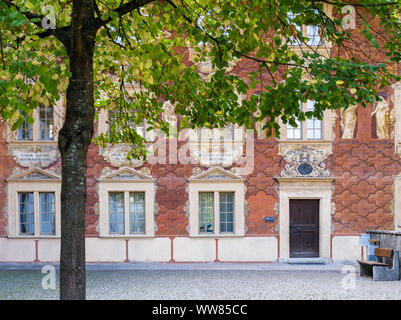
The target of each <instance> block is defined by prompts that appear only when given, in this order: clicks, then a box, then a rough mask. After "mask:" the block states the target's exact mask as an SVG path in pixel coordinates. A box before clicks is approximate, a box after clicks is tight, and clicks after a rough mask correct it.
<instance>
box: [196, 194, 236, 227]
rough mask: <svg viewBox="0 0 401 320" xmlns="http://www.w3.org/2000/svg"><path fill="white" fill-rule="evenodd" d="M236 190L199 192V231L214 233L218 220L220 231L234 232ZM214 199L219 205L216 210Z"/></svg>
mask: <svg viewBox="0 0 401 320" xmlns="http://www.w3.org/2000/svg"><path fill="white" fill-rule="evenodd" d="M234 195H235V193H234V192H199V233H209V232H210V233H214V221H215V220H217V221H218V225H219V233H226V232H227V233H232V232H234ZM214 199H217V202H218V206H217V211H215V204H214V201H215V200H214Z"/></svg>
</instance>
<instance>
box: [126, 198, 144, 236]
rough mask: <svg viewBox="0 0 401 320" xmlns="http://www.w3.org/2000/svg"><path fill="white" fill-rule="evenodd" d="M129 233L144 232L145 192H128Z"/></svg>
mask: <svg viewBox="0 0 401 320" xmlns="http://www.w3.org/2000/svg"><path fill="white" fill-rule="evenodd" d="M129 215H130V233H144V232H145V193H143V192H131V193H130V194H129Z"/></svg>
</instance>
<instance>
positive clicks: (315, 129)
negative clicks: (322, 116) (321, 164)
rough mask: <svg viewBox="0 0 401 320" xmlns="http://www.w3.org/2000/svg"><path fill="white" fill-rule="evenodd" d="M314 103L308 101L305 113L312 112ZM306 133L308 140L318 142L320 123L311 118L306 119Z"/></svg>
mask: <svg viewBox="0 0 401 320" xmlns="http://www.w3.org/2000/svg"><path fill="white" fill-rule="evenodd" d="M314 105H315V103H314V101H310V100H309V101H308V103H307V108H306V110H307V111H313V110H314V109H315V106H314ZM306 132H307V138H308V139H309V140H319V139H322V121H321V120H319V119H317V118H315V117H313V118H312V119H308V120H307V122H306Z"/></svg>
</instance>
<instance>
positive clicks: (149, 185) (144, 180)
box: [97, 167, 156, 238]
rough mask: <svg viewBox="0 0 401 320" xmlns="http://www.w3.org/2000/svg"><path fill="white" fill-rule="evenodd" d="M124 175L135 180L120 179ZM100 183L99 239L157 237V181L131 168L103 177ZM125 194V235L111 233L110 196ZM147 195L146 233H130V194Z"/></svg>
mask: <svg viewBox="0 0 401 320" xmlns="http://www.w3.org/2000/svg"><path fill="white" fill-rule="evenodd" d="M124 173H129V174H131V175H132V176H133V177H134V178H132V179H127V178H119V177H118V176H119V175H121V174H124ZM97 181H98V195H99V238H149V237H154V236H155V226H156V222H155V201H156V199H155V196H156V186H155V181H154V179H152V178H151V177H149V176H147V175H145V174H143V173H140V172H138V171H136V170H133V169H131V168H126V167H124V168H121V169H119V170H117V171H116V172H113V173H111V174H107V175H103V176H102V177H101V178H100V179H98V180H97ZM113 192H124V207H125V211H124V234H113V233H110V228H109V226H110V225H109V218H110V216H109V194H110V193H113ZM130 192H143V193H144V194H145V230H144V233H130V232H129V210H128V208H129V193H130Z"/></svg>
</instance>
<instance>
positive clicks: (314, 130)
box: [286, 100, 323, 140]
mask: <svg viewBox="0 0 401 320" xmlns="http://www.w3.org/2000/svg"><path fill="white" fill-rule="evenodd" d="M314 105H315V102H314V101H311V100H308V102H307V103H303V104H302V109H303V111H313V110H314ZM296 124H297V126H296V127H294V126H292V125H290V124H287V128H286V129H287V130H286V131H287V135H286V136H287V140H321V139H322V136H323V134H322V120H319V119H317V118H315V117H312V118H311V119H307V120H305V121H304V122H300V121H298V120H296Z"/></svg>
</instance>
